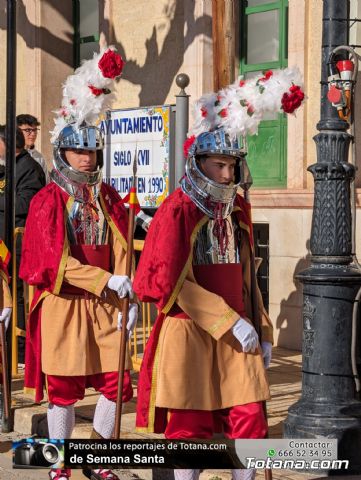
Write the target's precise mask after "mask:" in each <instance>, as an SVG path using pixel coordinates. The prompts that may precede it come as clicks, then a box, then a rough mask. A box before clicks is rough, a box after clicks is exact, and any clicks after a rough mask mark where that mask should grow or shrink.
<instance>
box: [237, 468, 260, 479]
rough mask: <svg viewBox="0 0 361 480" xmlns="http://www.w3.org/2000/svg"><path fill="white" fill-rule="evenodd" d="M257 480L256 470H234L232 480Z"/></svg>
mask: <svg viewBox="0 0 361 480" xmlns="http://www.w3.org/2000/svg"><path fill="white" fill-rule="evenodd" d="M255 478H256V470H255V469H254V468H249V469H242V470H241V469H238V468H237V469H234V470H232V480H254V479H255Z"/></svg>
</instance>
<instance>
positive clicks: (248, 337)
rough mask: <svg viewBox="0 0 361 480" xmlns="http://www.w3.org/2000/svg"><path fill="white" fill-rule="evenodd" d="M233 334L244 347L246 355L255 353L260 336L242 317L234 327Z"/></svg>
mask: <svg viewBox="0 0 361 480" xmlns="http://www.w3.org/2000/svg"><path fill="white" fill-rule="evenodd" d="M232 333H233V335H234V336H235V337H236V339H237V340H238V341H239V343H240V344H241V345H242V349H243V351H244V352H245V353H248V352H252V353H253V352H255V350H256V348H257V347H258V335H257V332H256V330H255V329H254V327H253V326H252V325H251V324H249V323H248V322H246V320H245V319H244V318H242V317H240V318H239V320H237V322H236V323H235V324H234V325H233V327H232Z"/></svg>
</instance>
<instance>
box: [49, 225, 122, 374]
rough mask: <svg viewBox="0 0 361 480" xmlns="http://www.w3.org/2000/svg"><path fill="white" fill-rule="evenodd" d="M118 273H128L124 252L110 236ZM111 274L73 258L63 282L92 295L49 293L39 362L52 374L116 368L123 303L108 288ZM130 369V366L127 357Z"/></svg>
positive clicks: (101, 370) (103, 370)
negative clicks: (118, 323) (119, 320)
mask: <svg viewBox="0 0 361 480" xmlns="http://www.w3.org/2000/svg"><path fill="white" fill-rule="evenodd" d="M109 242H110V245H111V251H112V254H111V257H112V258H111V265H112V267H113V271H114V274H116V275H124V274H125V263H126V254H125V251H124V250H123V248H122V246H121V245H120V243H119V242H118V240H117V239H115V238H114V236H113V235H112V234H111V233H109ZM111 275H112V274H111V273H109V272H106V271H105V270H102V269H101V268H98V267H93V266H90V265H82V264H81V263H80V262H79V261H78V260H76V259H75V258H74V257H71V256H69V258H68V261H67V264H66V268H65V273H64V281H65V282H67V283H69V284H70V285H73V286H75V287H79V288H82V289H84V290H86V291H87V292H89V297H88V298H84V297H80V296H74V295H66V294H60V295H48V296H47V297H45V298H44V300H43V302H42V306H41V308H42V310H41V339H42V341H41V361H42V370H43V372H44V373H46V374H48V375H64V376H73V375H91V374H95V373H100V372H112V371H116V370H118V359H119V345H120V332H119V331H118V330H117V319H118V312H119V308H117V307H116V306H115V305H119V306H121V301H120V300H118V299H117V298H116V295H115V292H112V291H111V290H109V289H108V288H105V292H103V291H104V287H105V286H106V284H107V282H108V280H109V278H110V277H111ZM126 360H127V361H126V368H128V369H129V368H131V360H130V356H129V353H128V354H127V359H126Z"/></svg>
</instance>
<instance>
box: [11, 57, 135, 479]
mask: <svg viewBox="0 0 361 480" xmlns="http://www.w3.org/2000/svg"><path fill="white" fill-rule="evenodd" d="M99 56H100V57H101V58H100V60H99V59H97V57H96V56H95V57H94V59H93V60H90V61H88V62H93V63H91V65H90V71H92V65H93V64H94V62H95V66H94V67H95V68H97V69H100V70H101V66H102V65H103V64H102V59H103V58H104V57H106V58H108V60H109V59H111V61H113V62H114V64H115V66H116V65H117V64H118V63H119V62H120V60H121V59H120V57H119V55H117V54H115V53H114V51H112V50H110V49H109V50H108V51H107V52H105V53H104V55H103V57H102V56H101V54H100V55H99ZM110 57H111V58H110ZM118 57H119V58H118ZM119 59H120V60H119ZM98 60H99V63H98ZM88 62H85V63H83V65H82V67H80V69H79V71H78V73H77V72H75V75H74V76H77V75H82V72H83V71H84V69H85V70H86V74H87V75H88V74H89V68H88V67H89V64H88ZM82 69H83V70H82ZM119 73H120V72H119ZM119 73H118V74H119ZM98 77H99V73H98ZM98 77H96V78H98ZM89 81H90V82H91V81H92V80H91V79H90V80H89ZM98 81H99V78H98ZM104 82H105V81H104ZM104 82H103V83H100V85H104ZM75 84H76V86H77V90H76V92H79V81H78V82H75ZM105 85H107V84H106V83H105ZM85 88H86V89H87V90H86V94H88V92H89V96H90V99H88V100H87V103H86V105H84V106H83V108H81V107H82V106H81V104H80V100H76V99H75V98H74V101H73V102H72V98H73V97H72V96H71V94H72V78H71V77H70V80H69V79H68V81H67V83H66V85H65V88H64V90H65V94H64V98H65V99H66V100H67V101H68V102H69V104H68V105H67V106H66V107H63V108H68V109H69V112H68V116H69V118H70V119H72V120H73V121H72V122H71V123H69V124H67V123H66V121H63V118H62V117H61V116H60V117H59V119H57V120H58V121H57V125H56V128H55V131H54V137H53V140H52V141H53V144H54V160H53V164H54V169H53V170H52V172H51V174H50V175H51V179H52V181H51V183H50V184H49V185H47V186H46V187H44V188H43V189H42V190H41V191H40V192H39V193H38V194H37V195H35V197H34V198H33V200H32V202H31V205H30V210H29V215H28V218H27V222H26V226H25V236H24V240H23V250H22V262H21V268H20V276H21V278H23V279H24V280H25V281H26V282H27V283H28V284H30V285H35V287H36V291H35V296H34V300H33V302H32V305H31V310H30V316H29V324H28V330H27V338H26V362H25V387H26V388H27V389H29V388H31V389H34V390H35V398H36V401H38V402H39V401H40V400H41V399H42V398H43V387H44V386H46V389H47V395H48V400H49V408H48V427H49V438H55V439H57V438H60V439H62V438H70V437H71V433H72V430H73V427H74V420H75V415H74V404H75V403H76V402H77V401H78V400H81V399H82V398H84V391H85V388H86V387H93V388H94V389H95V390H96V391H98V392H100V393H101V395H100V398H99V400H98V402H97V406H96V409H95V415H94V430H93V434H92V437H93V438H111V436H112V433H113V429H114V423H115V409H116V403H115V401H116V398H117V387H118V372H117V370H118V359H119V345H120V340H119V336H120V332H119V331H118V329H119V327H120V323H121V322H120V318H119V311H120V310H121V305H122V301H121V299H122V298H124V297H125V296H126V295H128V294H129V296H130V297H132V295H133V291H132V284H131V281H130V279H129V278H128V277H127V276H125V275H124V273H125V267H126V265H125V264H126V261H125V260H126V250H127V244H126V240H125V238H126V235H127V224H128V218H127V213H126V210H125V207H124V206H123V202H122V200H121V198H120V197H119V195H118V193H117V192H116V191H115V190H114V189H113V188H112V187H110V186H108V185H106V184H105V183H103V182H102V170H101V169H102V166H103V138H102V134H101V131H100V130H99V129H98V128H97V127H95V126H93V125H92V124H90V121H93V116H92V111H89V112H88V115H87V116H85V118H84V112H85V111H86V109H87V108H91V107H92V101H91V95H93V93H92V90H91V89H89V87H88V85H87V84H86V85H85ZM76 92H74V94H75V93H76ZM82 93H83V94H84V92H82ZM103 95H105V94H103ZM72 103H73V104H74V109H75V111H73V113H72V114H70V112H71V110H70V109H71V105H72ZM76 108H80V113H81V115H82V116H79V115H78V116H77V114H79V112H78V111H77V110H76ZM67 118H68V117H67ZM76 119H77V121H76ZM79 122H81V123H80V124H79ZM64 123H65V124H64ZM137 314H138V305H137V304H135V303H131V305H130V308H129V321H127V328H129V329H131V328H133V327H134V325H135V323H136V320H137ZM128 357H129V354H128ZM130 368H131V364H130V359H129V358H128V362H127V364H126V371H125V375H124V388H123V392H122V393H123V401H124V402H126V401H128V400H130V399H131V398H132V393H133V392H132V386H131V382H130V374H129V369H130ZM70 474H71V472H70V470H64V469H52V470H51V471H50V473H49V475H50V478H51V479H52V480H66V479H68V478H69V477H70ZM84 474H85V475H86V476H88V477H89V478H91V479H92V480H102V479H104V480H105V479H106V480H117V479H118V477H117V476H116V475H115V474H114V473H113V472H111V471H110V470H108V469H96V470H90V469H86V470H84Z"/></svg>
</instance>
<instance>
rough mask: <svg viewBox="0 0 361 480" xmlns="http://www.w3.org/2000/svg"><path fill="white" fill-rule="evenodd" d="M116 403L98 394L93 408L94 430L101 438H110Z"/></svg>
mask: <svg viewBox="0 0 361 480" xmlns="http://www.w3.org/2000/svg"><path fill="white" fill-rule="evenodd" d="M115 409H116V403H115V402H112V401H110V400H108V399H107V398H106V397H104V395H100V397H99V400H98V402H97V406H96V408H95V414H94V422H93V426H94V430H95V431H96V432H97V433H99V435H101V436H102V437H103V438H111V436H112V434H113V430H114V425H115Z"/></svg>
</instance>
